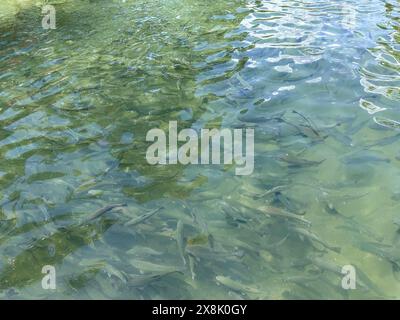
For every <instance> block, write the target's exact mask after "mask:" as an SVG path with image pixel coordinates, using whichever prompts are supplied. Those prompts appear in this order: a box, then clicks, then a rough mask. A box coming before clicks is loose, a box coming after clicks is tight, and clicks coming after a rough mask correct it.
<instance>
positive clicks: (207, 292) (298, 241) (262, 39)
mask: <svg viewBox="0 0 400 320" xmlns="http://www.w3.org/2000/svg"><path fill="white" fill-rule="evenodd" d="M50 3H51V1H50ZM53 3H55V7H56V10H57V29H56V30H43V29H42V27H41V23H40V21H41V8H40V6H35V5H34V4H33V3H29V1H27V2H26V4H25V5H24V6H19V7H18V6H16V5H15V2H13V1H6V2H5V4H3V6H4V7H5V8H6V9H5V10H4V11H3V15H2V16H1V22H2V23H1V24H0V28H1V37H0V124H1V128H0V157H1V159H2V161H1V163H0V208H1V211H0V217H1V224H0V230H1V233H0V256H1V258H0V294H1V296H2V297H3V298H10V299H20V298H23V299H31V298H56V299H59V298H85V299H86V298H100V299H104V298H106V299H107V298H108V299H109V298H123V299H156V298H159V299H168V298H175V299H182V298H186V299H192V298H193V299H205V298H213V299H218V298H229V299H241V298H252V299H321V298H323V299H348V298H350V299H351V298H353V299H354V298H362V299H368V298H400V295H399V292H400V291H399V289H400V282H398V280H397V279H398V278H399V276H398V271H399V270H398V267H399V266H400V264H399V263H400V252H399V251H398V247H397V245H398V232H397V229H398V226H396V224H395V223H394V221H396V218H397V217H398V208H399V201H400V185H399V178H400V176H399V168H400V161H399V160H400V153H399V150H398V146H399V137H400V136H399V134H400V133H399V125H398V124H397V125H396V123H395V122H387V120H386V121H385V120H384V119H391V120H393V121H400V112H399V100H400V92H399V88H400V86H399V84H400V62H399V57H400V54H399V52H400V51H399V50H400V45H399V39H400V35H399V18H400V15H399V9H400V7H399V4H398V2H396V1H378V0H361V1H353V0H351V1H326V0H321V1H317V0H316V1H311V0H310V1H293V0H285V1H283V0H282V1H280V0H273V1H244V0H243V1H225V0H221V1H208V0H205V1H204V0H203V1H194V0H179V1H178V0H164V1H144V0H135V1H133V0H126V1H117V0H114V1H109V0H107V1H102V0H98V1H74V0H70V1H63V2H62V1H58V3H56V1H54V2H53ZM171 120H177V121H178V123H179V127H180V128H195V129H201V128H245V127H251V128H254V129H255V170H254V173H253V174H252V175H250V176H236V175H235V170H234V167H233V166H216V165H214V166H182V165H167V166H161V165H160V166H150V165H149V164H148V163H147V161H146V159H145V154H146V149H147V147H148V146H149V143H147V142H146V141H145V136H146V133H147V132H148V130H150V129H151V128H163V129H166V128H167V127H168V122H169V121H171ZM388 123H389V125H387V124H388ZM385 124H386V126H385ZM311 128H313V129H314V130H312V129H311ZM268 191H270V192H268ZM118 203H121V204H127V206H126V207H122V208H119V209H118V208H117V209H114V210H111V211H110V212H107V213H106V214H104V215H102V216H101V217H100V218H98V219H94V220H88V218H89V217H91V215H92V214H93V213H94V212H96V211H97V210H98V209H100V208H103V207H105V206H107V205H110V204H118ZM263 206H273V207H277V208H280V209H284V210H286V211H289V212H291V213H293V214H297V215H298V216H299V217H302V218H304V219H307V220H308V221H310V222H311V226H309V225H304V224H302V223H301V222H299V221H298V220H295V219H281V218H279V217H278V218H277V217H271V216H268V215H266V214H265V213H263V212H261V211H260V208H262V207H263ZM161 207H162V208H163V209H162V210H160V211H159V212H158V213H156V214H155V215H154V216H152V217H151V218H149V219H148V220H146V221H144V222H143V223H140V224H137V225H134V226H125V223H126V222H127V221H129V220H130V219H132V218H134V217H137V216H140V215H142V214H144V213H146V212H149V211H151V210H154V209H157V208H161ZM178 221H181V223H182V225H183V228H182V232H183V238H184V258H185V261H186V265H185V264H184V263H183V260H182V257H181V254H180V250H179V247H178V244H177V241H176V238H177V232H176V227H177V224H178ZM299 230H300V231H299ZM301 232H311V233H312V235H314V236H317V237H319V239H320V240H321V241H322V242H323V243H324V244H325V245H324V244H321V243H320V242H318V240H316V239H315V238H314V240H311V239H310V237H309V236H308V237H307V236H305V235H304V234H302V233H301ZM339 248H340V252H339V250H338V249H339ZM331 249H334V250H331ZM44 265H53V266H54V267H55V268H56V271H57V289H56V290H54V291H48V290H43V289H42V286H41V280H42V277H43V274H42V273H41V270H42V267H43V266H44ZM344 265H353V266H355V267H356V270H357V275H358V279H359V283H358V284H357V289H356V290H350V291H348V290H343V288H342V286H341V281H342V275H341V274H340V270H341V267H342V266H344ZM170 271H179V272H172V273H170ZM150 275H155V276H157V275H159V276H160V277H159V278H157V279H154V278H153V279H151V278H150V277H147V278H143V277H146V276H150ZM140 277H142V278H140ZM138 279H141V280H138ZM146 279H147V280H146ZM221 279H222V280H221ZM224 279H225V280H224ZM226 279H229V280H226ZM230 281H234V284H235V285H232V283H231V282H230ZM238 284H240V285H241V286H242V288H239V289H238V288H237V285H238ZM249 288H250V289H249Z"/></svg>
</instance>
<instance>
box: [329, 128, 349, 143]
mask: <svg viewBox="0 0 400 320" xmlns="http://www.w3.org/2000/svg"><path fill="white" fill-rule="evenodd" d="M325 131H326V132H328V134H329V136H330V137H331V138H332V139H335V140H336V141H338V142H340V143H341V144H343V145H344V146H346V147H352V146H353V140H352V139H351V137H350V136H349V135H347V134H343V133H342V132H340V131H339V130H338V129H336V128H329V129H325Z"/></svg>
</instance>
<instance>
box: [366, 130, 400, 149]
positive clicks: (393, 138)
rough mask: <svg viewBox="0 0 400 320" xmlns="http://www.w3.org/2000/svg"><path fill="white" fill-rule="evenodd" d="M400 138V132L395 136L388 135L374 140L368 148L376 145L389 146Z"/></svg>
mask: <svg viewBox="0 0 400 320" xmlns="http://www.w3.org/2000/svg"><path fill="white" fill-rule="evenodd" d="M399 139H400V133H399V134H395V135H394V136H390V137H386V138H383V139H380V140H377V141H374V142H371V143H370V144H368V145H367V147H368V148H371V147H375V146H387V145H390V144H392V143H395V142H397V141H398V140H399Z"/></svg>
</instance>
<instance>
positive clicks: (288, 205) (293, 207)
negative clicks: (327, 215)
mask: <svg viewBox="0 0 400 320" xmlns="http://www.w3.org/2000/svg"><path fill="white" fill-rule="evenodd" d="M274 202H275V203H279V204H281V205H282V206H283V207H285V209H287V210H289V211H291V212H293V213H297V214H300V215H304V214H305V213H306V212H305V210H302V209H301V208H300V205H298V204H297V203H295V202H294V200H293V199H290V198H289V197H287V196H285V195H284V194H283V193H282V192H280V191H278V192H275V195H274Z"/></svg>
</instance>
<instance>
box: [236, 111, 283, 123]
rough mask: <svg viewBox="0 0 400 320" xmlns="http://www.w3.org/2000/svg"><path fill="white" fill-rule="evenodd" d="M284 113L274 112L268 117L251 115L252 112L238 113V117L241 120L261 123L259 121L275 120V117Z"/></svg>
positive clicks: (280, 116)
mask: <svg viewBox="0 0 400 320" xmlns="http://www.w3.org/2000/svg"><path fill="white" fill-rule="evenodd" d="M284 114H285V111H282V112H278V113H275V114H273V115H271V116H269V117H264V116H260V115H255V114H254V115H253V114H248V113H246V114H244V115H239V116H238V119H239V120H240V121H242V122H251V123H261V122H268V121H271V120H276V119H278V120H279V119H281V118H282V117H283V115H284Z"/></svg>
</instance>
